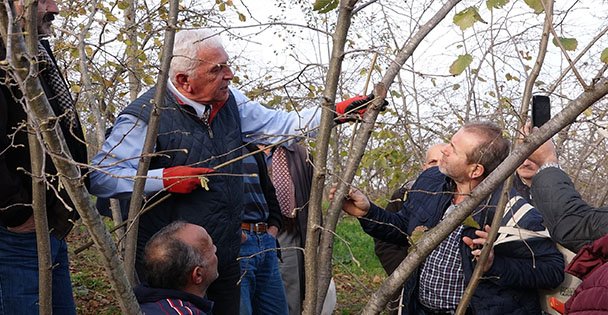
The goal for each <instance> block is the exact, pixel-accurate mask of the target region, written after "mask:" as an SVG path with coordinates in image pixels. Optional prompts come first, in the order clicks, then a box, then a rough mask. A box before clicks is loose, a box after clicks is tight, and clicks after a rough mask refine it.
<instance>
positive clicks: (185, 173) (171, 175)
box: [163, 166, 215, 194]
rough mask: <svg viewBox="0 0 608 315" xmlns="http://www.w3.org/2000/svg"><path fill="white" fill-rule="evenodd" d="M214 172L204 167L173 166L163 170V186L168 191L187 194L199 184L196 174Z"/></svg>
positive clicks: (199, 180)
mask: <svg viewBox="0 0 608 315" xmlns="http://www.w3.org/2000/svg"><path fill="white" fill-rule="evenodd" d="M213 172H215V170H214V169H211V168H205V167H190V166H174V167H169V168H165V169H164V170H163V186H164V187H165V188H166V189H167V191H168V192H171V193H177V194H188V193H190V192H192V191H193V190H195V189H196V188H197V187H199V186H200V185H201V179H200V178H199V177H198V176H197V175H203V174H209V173H213Z"/></svg>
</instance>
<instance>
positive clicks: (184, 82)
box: [175, 73, 190, 92]
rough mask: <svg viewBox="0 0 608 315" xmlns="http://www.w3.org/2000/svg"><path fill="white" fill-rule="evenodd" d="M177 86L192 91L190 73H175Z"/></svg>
mask: <svg viewBox="0 0 608 315" xmlns="http://www.w3.org/2000/svg"><path fill="white" fill-rule="evenodd" d="M175 83H176V84H175V87H176V88H178V89H180V90H184V91H186V92H190V91H189V89H190V83H189V82H188V75H187V74H185V73H178V74H176V75H175Z"/></svg>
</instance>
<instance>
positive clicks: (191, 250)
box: [135, 221, 218, 315]
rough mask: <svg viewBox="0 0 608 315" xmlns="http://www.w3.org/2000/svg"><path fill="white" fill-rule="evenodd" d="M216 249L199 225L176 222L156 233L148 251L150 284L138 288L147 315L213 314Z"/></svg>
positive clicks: (146, 264) (145, 264)
mask: <svg viewBox="0 0 608 315" xmlns="http://www.w3.org/2000/svg"><path fill="white" fill-rule="evenodd" d="M215 251H216V247H215V245H213V241H212V240H211V237H210V236H209V234H208V233H207V231H206V230H205V229H204V228H203V227H201V226H198V225H195V224H190V223H186V222H184V221H176V222H173V223H171V224H170V225H167V226H166V227H164V228H163V229H161V230H160V231H158V233H156V234H155V235H154V236H152V238H150V241H149V242H148V244H147V245H146V248H145V250H144V256H145V258H144V260H145V262H144V268H145V269H146V271H147V273H148V283H147V284H145V285H140V286H138V287H136V288H135V295H136V297H137V301H138V302H139V303H140V305H141V309H142V312H143V313H144V314H146V315H155V314H159V315H161V314H162V315H168V314H177V315H181V314H198V315H204V314H210V313H211V308H212V306H213V303H212V302H211V301H209V300H207V299H206V298H205V294H206V292H207V288H208V287H209V285H210V284H211V283H212V282H213V281H214V280H215V279H217V276H218V273H217V256H215Z"/></svg>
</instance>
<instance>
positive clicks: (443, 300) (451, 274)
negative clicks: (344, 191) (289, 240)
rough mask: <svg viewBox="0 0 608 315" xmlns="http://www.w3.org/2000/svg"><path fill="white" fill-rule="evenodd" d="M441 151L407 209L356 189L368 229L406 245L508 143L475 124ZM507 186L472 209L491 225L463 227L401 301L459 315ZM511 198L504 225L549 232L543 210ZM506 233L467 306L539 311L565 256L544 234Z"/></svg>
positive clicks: (354, 202) (355, 207)
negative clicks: (542, 292) (541, 293)
mask: <svg viewBox="0 0 608 315" xmlns="http://www.w3.org/2000/svg"><path fill="white" fill-rule="evenodd" d="M441 151H442V157H441V159H440V160H439V164H438V167H431V168H429V169H427V170H426V171H424V172H422V174H420V176H419V177H418V179H417V180H416V182H415V183H414V185H413V186H412V189H411V191H410V192H409V193H408V196H407V198H406V201H405V203H404V205H403V208H402V209H401V211H399V212H397V213H390V212H387V211H384V210H383V209H381V208H379V207H378V206H376V205H374V204H373V203H371V202H370V201H369V199H367V197H366V196H365V195H363V193H361V192H360V191H359V190H355V189H351V192H350V193H349V197H350V199H348V200H346V201H345V202H344V206H343V210H344V211H345V212H347V213H349V214H351V215H353V216H356V217H358V218H359V222H360V223H361V226H362V227H363V229H364V230H365V232H366V233H368V234H370V235H372V236H373V237H376V238H380V239H382V240H384V241H388V242H394V243H396V244H403V245H406V244H408V238H407V235H412V232H413V231H414V230H417V231H425V230H427V229H431V228H433V227H435V226H436V225H437V224H438V223H439V222H440V221H441V220H443V219H445V218H446V217H447V216H449V214H450V212H452V211H453V210H454V209H456V207H458V206H459V204H460V203H462V202H463V201H464V200H465V199H466V198H468V196H469V195H470V193H471V192H472V190H473V189H474V188H475V187H477V185H479V183H481V182H482V181H483V180H484V179H485V178H486V177H487V176H488V175H489V174H490V173H491V172H492V171H493V170H494V169H495V168H496V167H497V166H498V165H499V164H500V163H501V162H502V161H503V160H504V159H505V158H506V157H507V155H508V154H509V141H508V140H507V139H505V138H504V137H503V135H502V129H501V128H500V127H498V126H497V125H495V124H493V123H491V122H472V123H467V124H465V125H464V126H463V127H462V128H461V129H460V130H458V132H456V134H454V136H452V138H451V141H450V142H449V143H448V144H447V145H445V146H444V147H443V148H442V150H441ZM501 190H502V189H501V188H500V187H499V188H498V189H497V190H495V192H494V193H493V194H492V195H491V196H489V197H488V198H487V200H485V201H483V202H482V203H481V205H480V206H479V207H478V208H477V209H476V210H475V211H473V214H472V218H473V220H474V221H475V222H476V223H477V224H479V225H480V226H483V227H485V228H486V229H485V231H479V230H477V229H476V228H474V227H470V226H465V225H460V226H459V227H457V228H456V229H455V230H454V231H453V232H452V233H450V235H449V236H448V237H447V238H446V239H444V240H443V241H442V242H441V244H439V245H438V247H437V248H435V249H434V250H433V251H432V252H431V253H430V254H429V256H428V257H427V258H426V260H425V261H424V262H423V263H422V264H421V266H420V267H419V268H418V270H416V271H415V272H414V273H413V274H412V276H411V277H410V278H409V279H408V280H407V281H406V283H405V284H404V294H403V305H404V307H405V308H406V310H407V313H408V314H454V312H455V311H456V308H457V306H458V304H459V303H460V300H461V298H462V295H463V293H464V290H465V287H466V285H467V284H468V282H469V281H470V278H471V275H472V273H473V269H474V268H475V264H476V260H477V258H478V255H479V249H478V248H477V246H479V245H482V244H483V243H481V242H480V240H481V241H483V240H484V239H483V237H482V236H484V235H485V234H484V235H480V234H481V233H486V232H487V228H489V226H488V224H490V223H491V222H492V219H493V216H494V212H495V209H496V204H497V203H498V199H499V198H500V195H501ZM331 194H333V193H331ZM510 196H511V197H510V200H509V205H508V208H507V209H506V211H505V216H504V218H503V222H502V224H503V225H508V226H509V227H511V228H513V229H515V230H516V231H520V230H523V231H526V232H528V231H529V232H530V233H532V234H534V231H544V230H545V228H544V226H543V225H542V217H541V216H540V214H539V213H538V211H537V210H536V209H534V208H532V207H531V206H530V205H528V204H527V203H526V202H525V200H523V198H521V197H519V196H517V194H516V192H515V191H514V190H511V192H510ZM511 221H513V222H514V223H513V224H511ZM395 227H396V228H395ZM501 227H502V225H501ZM404 233H407V235H405V234H404ZM511 233H513V232H511ZM515 233H516V234H518V233H517V232H515ZM534 235H536V234H534ZM501 236H504V239H505V240H504V241H503V243H502V244H500V245H497V246H495V247H494V249H493V250H492V252H491V255H490V259H488V261H487V263H486V265H484V266H483V272H484V274H483V277H482V279H481V281H480V282H479V285H478V287H477V290H476V291H475V293H474V295H473V298H472V300H471V303H470V305H469V309H468V310H467V312H468V313H469V312H470V313H473V314H497V315H498V314H501V315H502V314H540V313H541V309H540V304H539V297H538V294H537V291H536V290H537V289H539V288H553V287H555V286H557V285H559V284H560V283H561V281H562V280H563V266H564V259H563V257H562V255H561V253H560V252H559V251H558V250H557V249H556V247H555V244H554V243H553V242H551V240H550V239H548V238H546V237H532V238H529V239H526V240H525V242H523V241H522V239H520V238H518V237H517V235H512V234H510V233H508V232H505V233H501V234H500V235H499V239H500V238H501ZM509 236H511V238H507V237H509ZM422 237H424V236H422Z"/></svg>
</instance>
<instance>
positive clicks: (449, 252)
mask: <svg viewBox="0 0 608 315" xmlns="http://www.w3.org/2000/svg"><path fill="white" fill-rule="evenodd" d="M451 207H453V205H452V206H451ZM447 212H449V209H448V211H446V213H447ZM462 230H463V226H462V225H461V226H459V227H458V228H456V230H454V232H452V233H451V234H450V235H449V236H448V238H446V239H445V240H443V242H441V244H439V246H438V247H437V248H435V250H433V251H432V252H431V254H430V255H429V256H428V257H427V258H426V260H425V261H424V264H423V265H422V269H421V271H420V280H419V291H418V299H419V300H420V303H422V305H424V306H425V307H427V308H429V309H432V310H438V311H439V310H440V311H451V310H455V309H456V307H458V303H459V302H460V299H461V298H462V294H463V293H464V289H465V285H464V271H463V269H462V257H461V256H460V242H462V240H461V239H462V237H461V234H462Z"/></svg>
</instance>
